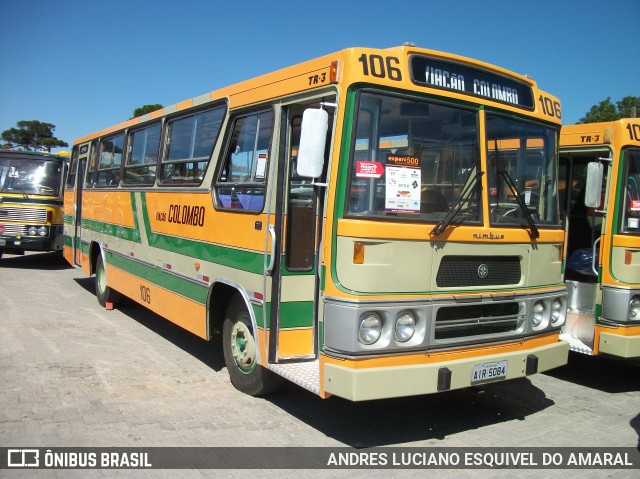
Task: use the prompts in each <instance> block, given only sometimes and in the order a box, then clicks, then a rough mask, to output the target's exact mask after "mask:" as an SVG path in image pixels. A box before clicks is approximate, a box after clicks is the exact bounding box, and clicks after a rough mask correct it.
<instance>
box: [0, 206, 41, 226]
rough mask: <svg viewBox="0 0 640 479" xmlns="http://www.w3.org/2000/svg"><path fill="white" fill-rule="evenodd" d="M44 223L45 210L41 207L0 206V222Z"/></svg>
mask: <svg viewBox="0 0 640 479" xmlns="http://www.w3.org/2000/svg"><path fill="white" fill-rule="evenodd" d="M4 221H16V222H21V223H46V222H47V210H45V209H42V208H20V207H14V206H3V207H0V222H4Z"/></svg>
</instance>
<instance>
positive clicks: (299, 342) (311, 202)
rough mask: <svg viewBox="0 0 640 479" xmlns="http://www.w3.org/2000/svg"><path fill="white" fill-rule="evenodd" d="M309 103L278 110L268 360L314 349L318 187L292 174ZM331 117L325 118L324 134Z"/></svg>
mask: <svg viewBox="0 0 640 479" xmlns="http://www.w3.org/2000/svg"><path fill="white" fill-rule="evenodd" d="M329 101H331V100H329ZM309 107H314V108H318V107H319V104H317V103H316V104H314V105H309V104H307V105H291V106H289V107H287V108H284V109H283V110H282V116H281V118H280V141H279V143H280V149H279V158H278V171H277V175H278V181H277V190H276V192H275V194H276V205H277V206H276V215H275V220H274V221H271V225H270V226H269V228H270V231H269V233H270V234H271V236H272V240H273V239H275V242H274V246H273V248H274V251H275V255H274V257H273V265H272V270H271V273H270V274H271V276H272V282H271V310H270V315H269V320H270V322H269V362H270V363H286V362H300V361H311V360H314V359H315V358H316V357H317V352H318V338H317V337H318V318H317V315H318V307H317V304H318V296H319V271H318V251H319V247H320V237H321V225H322V222H321V221H319V218H322V201H321V198H322V194H323V193H324V189H323V188H320V187H318V186H314V184H313V182H312V180H310V179H309V178H303V177H300V176H298V174H297V172H296V157H297V151H298V145H299V142H300V128H301V124H302V113H303V111H304V110H305V109H306V108H309ZM331 121H332V118H331V116H330V126H329V133H328V138H329V135H330V134H331ZM327 143H329V141H327ZM325 155H328V148H327V153H325ZM325 164H326V163H325Z"/></svg>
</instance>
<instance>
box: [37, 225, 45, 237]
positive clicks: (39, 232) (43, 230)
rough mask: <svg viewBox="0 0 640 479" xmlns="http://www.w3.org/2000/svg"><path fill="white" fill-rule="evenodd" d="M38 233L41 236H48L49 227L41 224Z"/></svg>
mask: <svg viewBox="0 0 640 479" xmlns="http://www.w3.org/2000/svg"><path fill="white" fill-rule="evenodd" d="M38 234H39V235H40V236H47V227H46V226H41V227H40V228H38Z"/></svg>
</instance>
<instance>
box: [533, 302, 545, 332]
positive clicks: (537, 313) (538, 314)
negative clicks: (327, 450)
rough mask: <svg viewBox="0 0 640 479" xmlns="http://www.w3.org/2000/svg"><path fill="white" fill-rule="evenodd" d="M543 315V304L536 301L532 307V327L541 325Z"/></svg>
mask: <svg viewBox="0 0 640 479" xmlns="http://www.w3.org/2000/svg"><path fill="white" fill-rule="evenodd" d="M543 314H544V304H542V303H541V302H540V301H537V302H536V304H534V305H533V316H532V317H531V321H532V323H533V326H534V327H538V326H540V324H541V323H542V315H543Z"/></svg>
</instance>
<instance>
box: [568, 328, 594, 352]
mask: <svg viewBox="0 0 640 479" xmlns="http://www.w3.org/2000/svg"><path fill="white" fill-rule="evenodd" d="M560 339H561V340H564V341H567V342H568V343H569V349H570V350H571V351H576V352H578V353H582V354H588V355H589V356H593V349H592V348H591V346H589V345H587V344H585V343H583V342H582V341H580V339H578V338H576V337H574V336H571V335H570V334H566V333H565V334H561V335H560Z"/></svg>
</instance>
